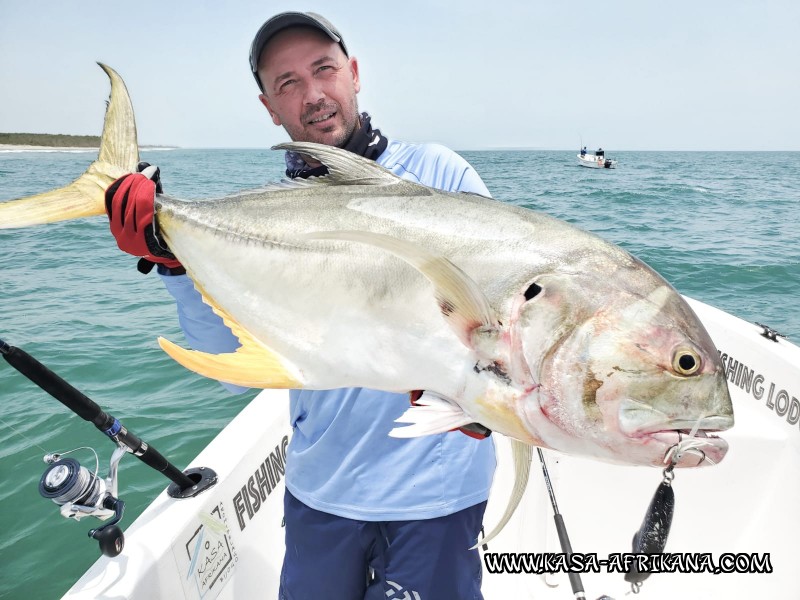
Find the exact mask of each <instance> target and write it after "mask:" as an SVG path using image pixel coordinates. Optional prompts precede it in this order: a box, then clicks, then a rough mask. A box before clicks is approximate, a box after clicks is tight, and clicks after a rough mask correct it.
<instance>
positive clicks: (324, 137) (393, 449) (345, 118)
mask: <svg viewBox="0 0 800 600" xmlns="http://www.w3.org/2000/svg"><path fill="white" fill-rule="evenodd" d="M250 66H251V71H252V73H253V75H254V77H255V79H256V82H257V83H258V86H259V88H260V90H261V92H262V93H261V94H260V95H259V99H260V101H261V103H262V104H263V105H264V106H265V107H266V109H267V111H268V112H269V115H270V117H271V118H272V121H273V123H274V124H275V125H279V126H283V128H284V129H285V130H286V132H287V133H288V134H289V136H290V137H291V138H292V140H295V141H312V142H318V143H323V144H329V145H332V146H337V147H340V148H345V149H347V150H350V151H352V152H355V153H357V154H360V155H362V156H365V157H367V158H370V159H373V160H376V161H377V162H378V164H381V165H383V166H384V167H386V168H387V169H389V170H391V171H393V172H394V173H395V174H397V175H399V176H401V177H403V178H406V179H410V180H412V181H416V182H420V183H423V184H425V185H429V186H431V187H438V188H441V189H446V190H451V191H466V192H473V193H479V194H483V195H487V196H488V195H489V193H488V190H487V189H486V186H485V185H484V184H483V182H482V181H481V179H480V177H478V175H477V173H475V171H474V170H473V169H472V168H471V167H470V166H469V164H468V163H467V162H466V161H464V160H463V159H462V158H461V157H459V156H458V155H456V154H455V153H453V152H452V151H450V150H448V149H447V148H444V147H442V146H438V145H433V144H422V145H412V144H406V143H403V142H398V141H396V140H389V139H387V138H386V137H385V136H384V135H382V134H381V132H380V130H378V129H374V128H373V127H372V124H371V120H370V117H369V115H367V113H361V114H359V112H358V104H357V101H356V94H357V93H358V92H359V90H360V88H361V81H360V79H359V73H358V62H357V60H356V59H355V57H351V56H349V53H348V50H347V47H346V45H345V43H344V41H343V39H342V37H341V35H340V34H339V32H338V31H337V30H336V28H335V27H334V26H333V25H332V24H331V23H330V22H328V21H327V20H326V19H324V18H323V17H321V16H319V15H315V14H313V13H281V14H279V15H276V16H274V17H273V18H271V19H269V20H268V21H267V22H265V23H264V25H263V26H262V27H261V28H260V29H259V31H258V33H257V34H256V36H255V39H254V40H253V43H252V49H251V55H250ZM286 163H287V175H288V176H289V177H291V178H298V177H299V178H305V177H310V176H320V175H324V174H325V173H327V169H326V168H325V166H324V165H320V164H319V163H316V162H314V161H312V160H311V159H309V158H308V157H304V156H301V155H297V154H294V153H291V152H289V153H287V156H286ZM155 189H156V182H154V181H150V180H149V179H147V178H146V177H145V176H143V175H138V174H137V175H130V176H126V177H124V178H121V179H120V180H118V181H117V182H115V183H114V184H113V185H112V186H111V187H110V188H109V190H108V191H107V194H106V202H107V207H108V209H109V215H119V214H120V213H128V214H133V212H132V208H131V207H132V206H134V207H135V209H136V214H137V217H136V219H135V220H134V223H135V224H136V230H137V232H133V231H132V230H133V229H134V227H133V226H132V225H131V226H127V227H126V224H125V223H121V222H119V221H118V220H117V219H116V218H112V219H111V223H112V232H114V234H115V237H116V238H117V241H118V245H119V246H120V248H122V249H123V250H125V251H128V252H130V253H133V254H136V255H138V256H143V257H145V260H146V261H147V260H149V261H152V262H155V263H158V264H159V273H160V274H161V275H162V279H163V281H164V283H165V284H166V286H167V289H168V290H169V291H170V292H171V293H172V295H173V296H174V297H175V299H176V301H177V304H178V314H179V319H180V322H181V326H182V328H183V330H184V332H185V335H186V339H187V342H188V343H189V344H190V345H191V346H192V347H194V348H195V349H199V350H203V351H206V352H215V353H222V352H230V351H232V350H234V349H235V348H236V347H237V346H238V345H239V344H238V340H237V339H236V338H235V337H234V336H233V334H232V333H231V332H230V330H229V329H228V328H227V327H226V326H225V325H224V324H223V323H222V321H221V320H220V319H219V318H218V317H217V316H216V315H214V314H213V313H212V312H211V310H210V308H209V307H208V306H207V305H205V304H203V303H202V302H201V300H200V296H199V294H198V293H197V292H196V291H195V290H194V288H193V286H192V283H191V281H190V280H189V279H188V278H187V277H186V276H185V274H184V271H183V269H182V267H181V266H180V263H179V262H178V261H177V260H176V259H175V257H174V256H172V255H171V254H169V252H168V251H167V250H166V249H165V248H164V247H163V244H159V241H158V238H157V234H156V233H154V231H153V227H152V213H153V197H154V191H155ZM148 211H149V217H142V216H141V215H142V214H147V213H148ZM148 218H149V221H148ZM122 221H124V219H122ZM147 232H150V233H147ZM140 262H141V261H140ZM313 292H314V293H319V292H320V291H319V290H313ZM323 293H324V291H323ZM227 387H229V388H231V389H233V387H234V386H227ZM289 395H290V401H291V422H292V427H293V430H294V431H293V435H292V439H291V442H290V444H289V447H288V451H287V457H286V461H287V465H286V488H287V492H286V496H285V500H284V508H285V522H286V555H285V559H284V564H283V569H282V572H281V589H280V597H281V598H282V599H286V600H297V599H311V598H332V599H338V598H341V599H347V600H349V599H355V598H369V599H372V598H375V599H377V598H381V599H385V598H403V597H407V598H417V599H418V600H448V599H451V598H452V599H453V600H456V599H459V600H460V599H462V598H481V597H482V596H481V593H480V582H481V562H480V557H479V555H478V552H477V551H476V550H473V551H470V550H468V548H469V547H471V546H473V545H474V544H475V543H476V541H477V540H478V535H479V532H480V529H481V522H482V519H483V513H484V510H485V507H486V500H487V498H488V494H489V488H490V486H491V480H492V474H493V470H494V466H495V458H494V447H493V443H492V441H491V439H482V440H479V439H475V438H474V437H468V436H474V435H475V433H474V431H467V432H466V433H467V434H468V435H462V434H461V433H458V432H451V433H446V434H439V435H435V436H426V437H423V438H417V439H412V440H400V439H395V438H391V437H389V436H388V435H387V432H388V431H389V430H390V429H391V428H392V427H393V426H394V420H395V419H396V418H398V417H399V416H400V415H401V414H402V413H403V412H404V411H405V410H406V408H407V407H408V402H409V397H408V395H405V394H390V393H386V392H380V391H377V390H369V389H361V388H357V389H339V390H325V391H310V390H292V391H290V394H289ZM476 437H481V436H480V435H478V436H476Z"/></svg>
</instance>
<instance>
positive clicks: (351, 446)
mask: <svg viewBox="0 0 800 600" xmlns="http://www.w3.org/2000/svg"><path fill="white" fill-rule="evenodd" d="M377 162H378V164H380V165H382V166H384V167H386V168H387V169H389V170H390V171H392V172H393V173H395V174H396V175H398V176H400V177H402V178H404V179H408V180H411V181H414V182H418V183H422V184H424V185H427V186H430V187H434V188H438V189H442V190H447V191H462V192H473V193H477V194H482V195H485V196H489V191H488V190H487V189H486V186H485V185H484V183H483V181H482V180H481V178H480V177H479V176H478V174H477V173H476V172H475V170H474V169H473V168H472V167H471V166H470V165H469V163H467V162H466V161H465V160H464V159H463V158H462V157H460V156H459V155H457V154H456V153H454V152H453V151H451V150H449V149H448V148H445V147H444V146H440V145H437V144H407V143H404V142H398V141H391V140H390V141H389V144H388V146H387V148H386V150H385V151H384V152H383V153H382V154H381V156H380V157H379V158H378V160H377ZM162 279H163V280H164V283H165V285H166V286H167V289H168V290H169V292H170V293H171V294H172V295H173V297H174V298H175V300H176V301H177V306H178V318H179V322H180V325H181V327H182V329H183V331H184V334H185V336H186V341H187V343H188V344H189V345H190V346H191V347H192V348H195V349H197V350H202V351H204V352H211V353H223V352H232V351H233V350H235V349H236V348H237V347H238V346H239V342H238V340H237V339H236V337H235V336H234V335H233V334H232V333H231V331H230V329H229V328H228V327H227V326H226V325H224V324H223V323H222V320H221V319H220V318H219V317H218V316H217V315H215V314H214V313H213V312H212V311H211V309H210V307H209V306H208V305H206V304H204V303H203V302H202V300H201V299H200V294H199V293H198V292H197V291H196V290H195V289H194V286H193V284H192V282H191V280H189V278H188V277H186V276H185V275H178V276H162ZM224 385H225V386H226V387H227V388H228V389H230V390H231V391H242V390H243V388H237V387H236V386H231V385H228V384H224ZM289 398H290V418H291V425H292V428H293V434H292V438H291V440H290V442H289V446H288V448H287V453H286V487H287V488H288V489H289V491H291V493H292V494H293V495H294V496H295V497H296V498H298V499H299V500H300V501H301V502H303V503H304V504H306V505H307V506H310V507H312V508H315V509H317V510H321V511H324V512H327V513H330V514H334V515H339V516H341V517H346V518H350V519H359V520H364V521H394V520H412V519H430V518H435V517H441V516H445V515H448V514H452V513H454V512H457V511H459V510H462V509H464V508H467V507H469V506H473V505H475V504H477V503H479V502H482V501H484V500H486V499H487V498H488V496H489V488H490V487H491V483H492V477H493V474H494V468H495V453H494V443H493V440H492V439H491V438H488V439H485V440H475V439H473V438H471V437H468V436H466V435H464V434H462V433H460V432H448V433H442V434H437V435H430V436H425V437H420V438H414V439H410V440H405V439H396V438H392V437H389V435H388V434H389V431H390V430H391V429H393V428H394V427H395V423H394V421H395V419H397V418H398V417H399V416H400V415H402V414H403V412H405V410H406V409H407V408H408V406H409V397H408V394H393V393H387V392H382V391H378V390H371V389H366V388H344V389H335V390H290V392H289Z"/></svg>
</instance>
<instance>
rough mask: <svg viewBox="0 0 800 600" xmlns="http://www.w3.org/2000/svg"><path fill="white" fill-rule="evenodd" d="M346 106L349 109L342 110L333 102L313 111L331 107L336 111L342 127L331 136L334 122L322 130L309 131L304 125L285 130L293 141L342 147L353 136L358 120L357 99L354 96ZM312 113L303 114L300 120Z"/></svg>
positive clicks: (317, 111) (334, 126)
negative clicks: (295, 129)
mask: <svg viewBox="0 0 800 600" xmlns="http://www.w3.org/2000/svg"><path fill="white" fill-rule="evenodd" d="M348 108H349V110H347V111H344V110H343V109H342V107H341V106H340V105H339V104H338V103H333V104H329V105H325V106H323V107H321V108H319V109H315V110H314V111H313V115H318V114H323V113H325V112H326V111H330V110H332V109H333V110H335V111H336V114H337V117H341V118H342V125H343V127H342V128H341V130H340V131H339V132H338V133H336V134H335V135H334V136H333V137H331V136H330V134H331V132H333V131H334V130H335V128H336V125H335V124H334V125H331V127H330V128H326V129H323V130H322V131H310V130H309V129H306V128H305V127H301V128H299V130H297V131H292V130H290V129H289V128H288V127H286V131H287V133H288V134H289V137H290V138H292V140H293V141H295V142H316V143H317V144H326V145H328V146H335V147H336V148H343V147H344V146H345V144H346V143H347V142H348V141H349V140H350V138H351V137H352V136H353V132H354V131H355V130H356V129H357V128H358V126H359V122H360V119H359V113H358V101H357V100H356V98H355V96H354V97H353V101H352V103H351V104H350V106H349V107H348ZM313 115H304V116H303V119H302V121H303V122H304V123H305V122H306V121H307V120H308V119H309V118H313ZM293 129H294V128H293Z"/></svg>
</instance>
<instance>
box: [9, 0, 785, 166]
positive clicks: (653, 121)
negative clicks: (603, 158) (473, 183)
mask: <svg viewBox="0 0 800 600" xmlns="http://www.w3.org/2000/svg"><path fill="white" fill-rule="evenodd" d="M283 10H311V11H316V12H319V13H321V14H323V15H325V16H326V17H327V18H328V19H329V20H331V21H332V22H333V23H335V24H336V26H337V27H338V28H339V30H340V31H341V32H342V35H343V37H344V39H345V41H346V43H347V46H348V48H349V50H350V52H351V55H353V56H356V57H357V59H358V61H359V66H360V75H361V82H362V90H361V93H360V94H359V106H360V108H361V109H362V110H367V111H369V112H370V114H372V116H373V125H375V126H377V127H379V128H380V129H381V131H382V132H383V133H384V134H386V135H388V136H389V137H392V138H396V139H401V140H405V141H411V142H424V141H431V142H439V143H442V144H445V145H447V146H449V147H451V148H453V149H456V150H479V149H493V148H534V149H553V150H562V149H572V148H578V147H580V145H581V144H585V145H588V146H589V148H590V149H593V148H595V147H597V146H602V147H603V148H605V149H606V150H607V151H613V150H793V151H798V150H800V117H798V115H800V111H799V110H798V108H799V107H800V33H798V32H800V2H798V1H797V0H748V1H744V0H727V1H722V0H672V1H670V2H656V1H653V0H605V1H603V2H600V1H592V0H574V1H571V2H561V1H557V0H522V1H517V0H504V1H502V2H498V1H497V0H481V1H476V0H461V1H458V0H403V1H402V2H392V3H390V2H380V1H378V0H363V1H362V0H353V1H340V2H335V1H332V0H328V1H317V0H305V1H304V2H303V3H301V4H297V3H292V2H285V1H283V0H280V1H272V2H267V1H264V0H261V1H258V2H257V1H250V0H241V1H239V0H230V1H226V2H223V1H220V0H215V1H213V2H212V1H207V0H158V1H157V0H136V1H135V2H117V1H114V0H104V1H99V0H80V1H73V0H58V1H55V0H41V1H37V2H19V1H17V0H0V131H2V132H28V133H63V134H73V135H98V134H99V133H100V131H101V129H102V121H103V112H104V110H105V100H106V99H107V97H108V89H109V87H108V82H107V79H106V77H105V75H104V74H103V72H102V71H101V70H100V68H99V67H98V66H97V65H96V64H95V62H96V61H102V62H105V63H106V64H108V65H110V66H111V67H113V68H114V69H115V70H117V71H118V72H119V73H120V74H121V75H122V77H123V78H124V79H125V81H126V83H127V86H128V90H129V91H130V94H131V97H132V99H133V105H134V109H135V111H136V120H137V127H138V131H139V142H140V144H143V145H174V146H180V147H185V148H263V147H268V146H271V145H273V144H276V143H279V142H282V141H286V140H287V139H288V137H287V136H286V134H285V133H284V132H283V130H282V129H281V128H279V127H275V126H274V125H273V124H272V122H271V121H270V120H269V118H268V114H267V112H266V110H265V109H264V108H263V106H262V105H261V103H260V102H259V101H258V88H257V87H256V84H255V81H254V80H253V78H252V75H251V74H250V71H249V66H248V53H249V48H250V43H251V41H252V37H253V35H254V34H255V32H256V31H257V30H258V28H259V27H260V26H261V24H262V23H263V22H264V21H265V20H266V19H267V18H269V17H270V16H272V15H273V14H275V13H277V12H281V11H283Z"/></svg>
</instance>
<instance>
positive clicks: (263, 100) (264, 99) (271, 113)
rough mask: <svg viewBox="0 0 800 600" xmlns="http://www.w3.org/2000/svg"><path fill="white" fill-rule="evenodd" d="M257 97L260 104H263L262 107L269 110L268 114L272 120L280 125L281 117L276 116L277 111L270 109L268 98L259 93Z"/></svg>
mask: <svg viewBox="0 0 800 600" xmlns="http://www.w3.org/2000/svg"><path fill="white" fill-rule="evenodd" d="M258 99H259V100H261V104H263V105H264V108H266V109H267V112H269V116H270V117H271V118H272V122H273V123H275V125H280V124H281V118H280V116H278V113H276V112H275V111H274V110H272V106H270V103H269V98H267V97H266V96H265V95H264V94H259V95H258Z"/></svg>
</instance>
